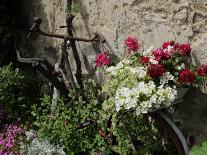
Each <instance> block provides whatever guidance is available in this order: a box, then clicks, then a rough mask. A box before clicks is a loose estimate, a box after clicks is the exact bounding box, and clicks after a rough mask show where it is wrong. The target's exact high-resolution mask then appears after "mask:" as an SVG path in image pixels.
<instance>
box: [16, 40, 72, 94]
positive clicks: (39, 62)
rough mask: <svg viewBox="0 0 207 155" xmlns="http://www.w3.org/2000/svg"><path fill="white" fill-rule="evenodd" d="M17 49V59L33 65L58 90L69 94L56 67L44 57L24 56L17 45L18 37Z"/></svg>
mask: <svg viewBox="0 0 207 155" xmlns="http://www.w3.org/2000/svg"><path fill="white" fill-rule="evenodd" d="M15 50H16V54H17V60H18V61H19V62H21V63H24V64H28V65H31V66H32V67H33V68H35V69H37V70H38V71H39V72H40V73H42V75H44V76H45V78H47V79H48V80H49V81H50V82H51V83H52V84H53V85H54V86H55V87H56V88H57V89H58V90H60V91H61V92H62V93H63V94H67V93H68V90H67V88H66V86H65V84H64V83H63V82H62V81H60V80H59V79H58V77H57V76H56V75H55V73H54V72H55V70H54V67H53V66H52V65H51V64H50V63H49V62H48V61H47V60H45V59H44V58H23V57H22V56H21V54H20V51H19V49H18V47H17V38H15Z"/></svg>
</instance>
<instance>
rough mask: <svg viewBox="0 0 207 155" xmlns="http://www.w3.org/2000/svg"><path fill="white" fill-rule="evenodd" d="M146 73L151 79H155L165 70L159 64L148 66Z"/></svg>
mask: <svg viewBox="0 0 207 155" xmlns="http://www.w3.org/2000/svg"><path fill="white" fill-rule="evenodd" d="M147 72H148V74H149V75H150V76H151V77H152V78H156V77H160V76H162V75H163V74H164V72H165V68H164V66H163V65H161V64H150V66H149V67H148V71H147Z"/></svg>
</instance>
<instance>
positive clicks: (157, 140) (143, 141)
mask: <svg viewBox="0 0 207 155" xmlns="http://www.w3.org/2000/svg"><path fill="white" fill-rule="evenodd" d="M84 85H85V89H84V91H83V90H82V91H81V96H80V97H79V98H76V97H75V95H74V94H73V93H70V95H69V97H68V98H66V97H63V98H60V99H59V100H58V103H57V106H56V108H55V113H51V101H52V99H51V98H50V97H48V96H46V97H44V98H43V100H42V103H41V106H38V105H34V106H33V112H32V114H33V115H34V116H35V117H36V121H35V123H34V125H35V129H36V130H37V135H38V138H40V140H42V141H43V142H44V141H45V140H48V141H49V143H51V144H53V145H56V146H60V147H63V148H64V150H65V152H67V154H73V153H74V154H81V153H82V154H90V153H94V154H96V153H99V152H102V153H104V154H110V153H112V152H116V153H119V154H130V153H135V152H136V153H135V154H146V153H151V152H153V151H154V150H166V148H165V147H163V146H162V143H161V140H162V136H161V135H160V132H159V130H158V129H157V128H156V127H155V126H154V124H153V123H150V124H149V123H147V122H146V117H145V116H144V115H142V116H141V115H140V116H139V117H137V116H135V115H133V113H126V114H125V115H123V116H119V117H118V115H117V113H111V111H110V110H109V109H110V106H111V105H110V103H109V102H108V100H107V102H106V101H105V95H104V94H102V91H101V87H100V86H99V85H97V84H96V83H95V82H93V81H91V80H89V81H87V80H86V81H84ZM104 101H105V102H104ZM106 104H107V105H106ZM103 105H105V106H104V107H105V108H103ZM106 107H108V108H109V109H107V108H106Z"/></svg>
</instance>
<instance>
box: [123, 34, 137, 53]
mask: <svg viewBox="0 0 207 155" xmlns="http://www.w3.org/2000/svg"><path fill="white" fill-rule="evenodd" d="M124 43H125V45H126V46H127V47H128V50H129V51H133V52H136V51H137V50H138V49H139V43H138V41H137V40H136V39H135V38H132V37H128V38H127V39H126V40H125V42H124Z"/></svg>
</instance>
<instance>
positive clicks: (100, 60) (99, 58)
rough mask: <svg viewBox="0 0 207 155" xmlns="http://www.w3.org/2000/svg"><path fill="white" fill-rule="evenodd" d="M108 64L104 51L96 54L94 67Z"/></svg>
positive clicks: (107, 57)
mask: <svg viewBox="0 0 207 155" xmlns="http://www.w3.org/2000/svg"><path fill="white" fill-rule="evenodd" d="M108 64H110V60H109V56H107V54H106V52H105V51H103V52H101V53H100V54H98V55H97V56H96V67H101V66H104V65H108Z"/></svg>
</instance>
